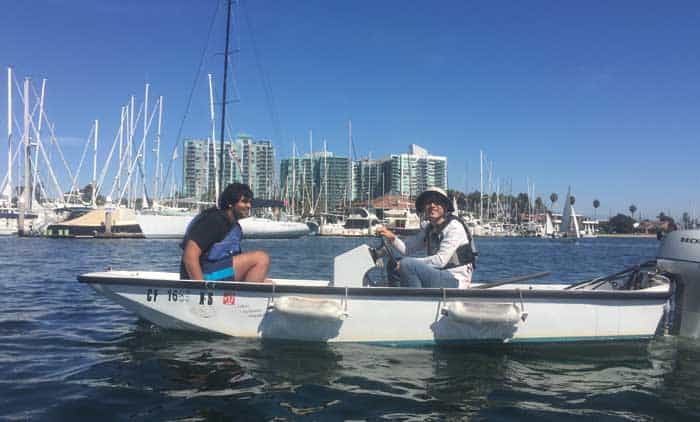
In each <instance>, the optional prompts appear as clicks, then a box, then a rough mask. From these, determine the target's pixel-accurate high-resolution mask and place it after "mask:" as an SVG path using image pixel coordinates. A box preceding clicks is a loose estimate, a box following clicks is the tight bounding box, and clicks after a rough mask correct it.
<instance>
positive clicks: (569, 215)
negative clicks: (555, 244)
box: [559, 188, 581, 239]
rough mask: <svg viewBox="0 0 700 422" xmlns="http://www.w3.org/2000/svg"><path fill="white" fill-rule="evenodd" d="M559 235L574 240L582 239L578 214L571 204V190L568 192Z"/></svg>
mask: <svg viewBox="0 0 700 422" xmlns="http://www.w3.org/2000/svg"><path fill="white" fill-rule="evenodd" d="M559 234H560V235H561V237H569V238H574V239H580V238H581V231H580V230H579V228H578V220H577V219H576V212H575V211H574V206H573V204H572V203H571V188H569V189H568V190H567V191H566V199H565V200H564V210H563V214H562V216H561V224H560V225H559Z"/></svg>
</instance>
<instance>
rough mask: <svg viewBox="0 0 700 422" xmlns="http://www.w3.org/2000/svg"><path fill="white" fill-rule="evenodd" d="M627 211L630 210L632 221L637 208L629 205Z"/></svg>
mask: <svg viewBox="0 0 700 422" xmlns="http://www.w3.org/2000/svg"><path fill="white" fill-rule="evenodd" d="M629 210H630V214H632V219H633V220H634V213H635V212H636V211H637V206H636V205H634V204H632V205H630V207H629Z"/></svg>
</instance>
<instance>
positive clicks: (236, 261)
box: [232, 251, 270, 282]
mask: <svg viewBox="0 0 700 422" xmlns="http://www.w3.org/2000/svg"><path fill="white" fill-rule="evenodd" d="M232 265H233V270H234V280H236V281H255V282H264V281H265V279H266V277H267V272H268V270H269V269H270V256H269V255H268V254H267V252H263V251H253V252H244V253H242V254H240V255H236V256H234V257H233V258H232Z"/></svg>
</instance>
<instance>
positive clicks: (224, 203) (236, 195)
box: [219, 183, 253, 210]
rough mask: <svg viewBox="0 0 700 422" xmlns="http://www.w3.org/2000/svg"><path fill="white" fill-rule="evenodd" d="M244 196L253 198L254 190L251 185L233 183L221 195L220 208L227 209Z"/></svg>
mask: <svg viewBox="0 0 700 422" xmlns="http://www.w3.org/2000/svg"><path fill="white" fill-rule="evenodd" d="M242 198H248V199H250V200H251V201H252V200H253V191H251V190H250V186H248V185H246V184H244V183H231V184H230V185H228V186H226V189H224V191H223V192H221V195H220V196H219V209H222V210H225V209H226V208H228V207H232V206H234V205H235V204H236V203H238V201H240V200H241V199H242Z"/></svg>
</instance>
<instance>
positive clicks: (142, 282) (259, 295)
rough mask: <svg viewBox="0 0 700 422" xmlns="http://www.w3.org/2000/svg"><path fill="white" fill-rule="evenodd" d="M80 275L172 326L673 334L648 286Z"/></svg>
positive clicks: (393, 340) (234, 331) (247, 331)
mask: <svg viewBox="0 0 700 422" xmlns="http://www.w3.org/2000/svg"><path fill="white" fill-rule="evenodd" d="M79 280H80V281H81V282H83V283H87V284H89V285H90V286H91V287H93V288H94V289H95V290H96V291H98V292H99V293H101V294H103V295H105V296H106V297H108V298H110V299H112V300H114V301H115V302H117V303H119V304H121V305H122V306H124V307H125V308H127V309H129V310H130V311H132V312H134V313H136V314H138V315H139V316H140V317H142V318H144V319H146V320H148V321H150V322H152V323H154V324H156V325H158V326H161V327H164V328H169V329H184V330H202V331H210V332H216V333H221V334H225V335H228V336H233V337H245V338H262V339H284V340H299V341H313V342H367V343H386V344H440V343H454V342H494V341H495V342H504V343H507V342H570V341H610V340H629V339H635V340H638V339H649V338H651V337H653V336H654V335H656V334H659V333H660V332H662V331H663V328H664V322H665V305H666V303H667V302H668V299H669V297H670V293H669V291H668V288H667V287H666V286H665V287H664V288H663V289H659V288H653V289H647V290H642V291H579V290H575V291H573V290H563V286H558V287H557V286H548V287H546V288H542V289H533V290H530V289H512V288H511V289H507V288H494V289H406V288H381V287H356V288H340V287H329V286H328V282H324V281H316V282H314V281H294V280H275V284H274V285H272V284H262V283H236V282H217V283H211V282H206V283H205V282H196V281H186V280H178V279H177V274H174V273H130V272H121V271H111V272H103V273H91V274H85V275H82V276H80V277H79ZM290 298H292V299H294V301H296V302H297V303H298V302H301V303H302V304H303V303H307V304H308V305H313V304H315V303H323V304H324V305H323V306H326V307H331V308H333V307H335V310H334V311H333V312H330V313H329V314H328V317H324V316H323V315H319V312H304V311H303V309H301V308H299V309H297V311H298V312H291V311H290V310H289V309H288V308H287V309H283V307H282V306H281V304H282V303H283V302H284V301H285V300H287V299H290ZM292 302H293V301H292ZM290 303H291V302H290ZM454 304H458V305H459V307H458V308H462V309H477V310H478V309H487V310H488V309H490V311H488V312H486V313H482V314H478V312H477V314H476V315H471V316H470V315H469V313H467V314H466V315H464V314H463V315H461V316H459V317H454V316H453V315H451V313H448V312H447V309H452V308H453V307H454V306H452V305H454ZM504 307H508V308H509V309H511V311H512V310H516V312H517V315H518V317H517V318H516V319H515V320H514V319H513V318H512V312H510V313H509V314H508V316H509V318H503V319H502V320H501V321H498V318H495V319H494V318H493V314H494V311H496V312H500V311H499V309H505V308H504ZM318 308H319V309H320V305H319V307H318ZM487 314H488V315H487ZM338 315H342V316H341V317H338ZM503 315H504V316H505V315H506V314H505V313H504V314H503Z"/></svg>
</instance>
